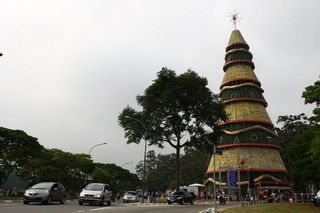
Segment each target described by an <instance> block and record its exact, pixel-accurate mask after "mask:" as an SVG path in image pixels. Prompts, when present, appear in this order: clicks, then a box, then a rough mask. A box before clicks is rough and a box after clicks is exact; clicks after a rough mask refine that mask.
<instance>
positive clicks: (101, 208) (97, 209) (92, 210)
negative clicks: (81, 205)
mask: <svg viewBox="0 0 320 213" xmlns="http://www.w3.org/2000/svg"><path fill="white" fill-rule="evenodd" d="M111 208H112V207H111V206H108V207H100V208H96V209H90V210H89V211H91V212H94V211H99V210H104V209H111Z"/></svg>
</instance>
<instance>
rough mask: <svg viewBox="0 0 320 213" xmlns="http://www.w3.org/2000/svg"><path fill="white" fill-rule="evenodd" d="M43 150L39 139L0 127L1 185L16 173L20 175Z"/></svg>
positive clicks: (19, 131)
mask: <svg viewBox="0 0 320 213" xmlns="http://www.w3.org/2000/svg"><path fill="white" fill-rule="evenodd" d="M42 149H43V146H41V145H40V144H39V143H38V139H37V138H35V137H32V136H30V135H28V134H26V133H25V132H24V131H22V130H11V129H7V128H3V127H0V185H2V184H3V183H4V182H5V181H6V180H7V178H8V176H9V175H10V173H12V172H15V173H17V174H19V173H20V172H21V170H22V169H23V168H25V167H26V166H27V165H28V164H29V162H30V160H32V159H34V158H37V157H39V153H40V152H41V150H42Z"/></svg>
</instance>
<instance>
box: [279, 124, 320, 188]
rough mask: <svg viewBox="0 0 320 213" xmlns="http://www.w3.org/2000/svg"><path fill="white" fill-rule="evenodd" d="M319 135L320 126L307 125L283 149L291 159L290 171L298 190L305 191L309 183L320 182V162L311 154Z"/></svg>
mask: <svg viewBox="0 0 320 213" xmlns="http://www.w3.org/2000/svg"><path fill="white" fill-rule="evenodd" d="M319 136H320V129H319V128H318V127H315V126H309V127H306V128H304V129H303V130H301V131H300V132H299V133H297V135H296V136H295V137H294V138H293V140H292V141H291V142H290V143H289V144H288V145H287V146H286V147H285V149H284V151H283V155H284V156H285V158H287V159H289V161H288V165H289V171H290V173H291V174H292V180H293V182H294V186H295V188H296V189H298V190H301V191H304V189H305V188H306V186H307V185H308V184H320V181H319V180H320V164H319V161H318V162H317V161H315V159H313V157H312V154H311V147H312V145H313V144H314V142H315V140H317V139H318V137H319ZM318 159H319V156H318V158H317V159H316V160H318Z"/></svg>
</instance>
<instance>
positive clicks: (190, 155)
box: [181, 148, 212, 185]
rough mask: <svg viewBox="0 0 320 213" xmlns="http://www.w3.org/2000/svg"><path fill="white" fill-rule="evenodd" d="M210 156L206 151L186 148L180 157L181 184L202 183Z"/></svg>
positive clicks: (205, 176)
mask: <svg viewBox="0 0 320 213" xmlns="http://www.w3.org/2000/svg"><path fill="white" fill-rule="evenodd" d="M211 156H212V155H211V154H210V153H208V152H203V151H201V150H197V149H194V148H186V149H185V154H184V155H183V156H182V157H181V163H182V165H181V176H182V185H189V184H192V183H204V181H205V180H206V178H207V174H206V172H207V169H208V164H209V161H210V159H211Z"/></svg>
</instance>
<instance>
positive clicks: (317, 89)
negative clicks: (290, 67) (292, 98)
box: [302, 80, 320, 122]
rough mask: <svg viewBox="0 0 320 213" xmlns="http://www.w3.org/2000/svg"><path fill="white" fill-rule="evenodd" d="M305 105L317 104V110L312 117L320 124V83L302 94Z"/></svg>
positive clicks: (311, 86)
mask: <svg viewBox="0 0 320 213" xmlns="http://www.w3.org/2000/svg"><path fill="white" fill-rule="evenodd" d="M302 97H303V98H304V103H305V104H313V103H315V104H316V108H315V109H314V110H313V114H314V115H315V116H314V117H312V119H313V120H315V121H316V122H320V108H319V107H320V81H319V80H318V81H316V82H315V83H314V85H310V86H308V87H306V88H305V91H304V92H303V93H302Z"/></svg>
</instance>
